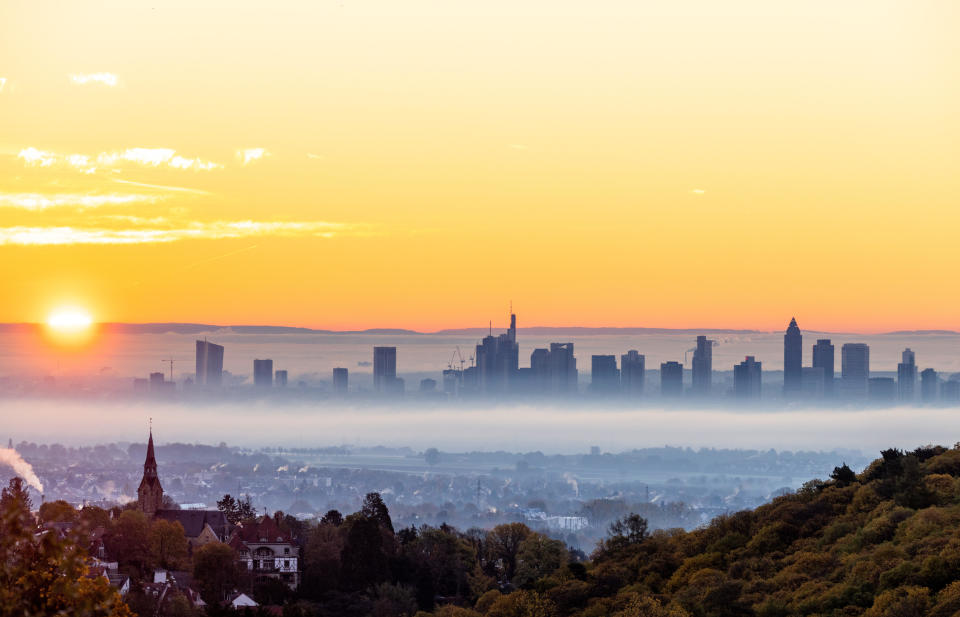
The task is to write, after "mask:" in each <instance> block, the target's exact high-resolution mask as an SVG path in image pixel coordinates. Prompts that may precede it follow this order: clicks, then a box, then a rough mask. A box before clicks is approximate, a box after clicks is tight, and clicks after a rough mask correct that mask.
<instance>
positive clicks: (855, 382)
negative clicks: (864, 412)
mask: <svg viewBox="0 0 960 617" xmlns="http://www.w3.org/2000/svg"><path fill="white" fill-rule="evenodd" d="M869 379H870V347H868V346H867V345H865V344H863V343H844V345H843V347H841V348H840V384H841V387H842V389H843V395H844V396H845V397H848V398H860V399H862V398H865V397H866V396H867V381H868V380H869Z"/></svg>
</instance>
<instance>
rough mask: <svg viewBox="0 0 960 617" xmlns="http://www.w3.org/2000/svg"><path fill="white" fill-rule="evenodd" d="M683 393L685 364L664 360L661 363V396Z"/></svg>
mask: <svg viewBox="0 0 960 617" xmlns="http://www.w3.org/2000/svg"><path fill="white" fill-rule="evenodd" d="M682 394H683V364H681V363H679V362H672V361H671V362H663V363H662V364H660V396H680V395H682Z"/></svg>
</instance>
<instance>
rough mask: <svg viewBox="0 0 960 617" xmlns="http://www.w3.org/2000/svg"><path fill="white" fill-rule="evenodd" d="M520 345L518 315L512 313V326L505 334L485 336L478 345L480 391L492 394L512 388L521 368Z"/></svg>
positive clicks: (477, 359)
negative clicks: (512, 383) (518, 341)
mask: <svg viewBox="0 0 960 617" xmlns="http://www.w3.org/2000/svg"><path fill="white" fill-rule="evenodd" d="M519 360H520V346H519V345H518V344H517V316H516V315H513V314H511V315H510V328H509V329H508V330H507V331H506V332H505V333H503V334H500V335H498V336H493V333H492V332H491V333H490V335H488V336H485V337H483V340H482V341H481V342H480V344H479V345H477V353H476V361H477V369H478V371H479V373H478V377H479V380H480V391H481V392H484V393H487V394H492V393H502V392H506V391H507V390H508V389H510V385H511V382H512V381H513V380H514V378H515V377H516V375H517V371H518V370H519Z"/></svg>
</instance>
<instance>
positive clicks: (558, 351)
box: [548, 343, 578, 394]
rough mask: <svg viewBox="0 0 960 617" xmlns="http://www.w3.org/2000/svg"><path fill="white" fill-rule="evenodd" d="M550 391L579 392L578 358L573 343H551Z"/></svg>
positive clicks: (559, 392) (560, 392) (549, 361)
mask: <svg viewBox="0 0 960 617" xmlns="http://www.w3.org/2000/svg"><path fill="white" fill-rule="evenodd" d="M548 363H549V365H550V391H551V392H553V393H554V394H567V393H574V394H575V393H576V392H577V376H578V373H577V359H576V357H574V355H573V343H550V357H549V359H548Z"/></svg>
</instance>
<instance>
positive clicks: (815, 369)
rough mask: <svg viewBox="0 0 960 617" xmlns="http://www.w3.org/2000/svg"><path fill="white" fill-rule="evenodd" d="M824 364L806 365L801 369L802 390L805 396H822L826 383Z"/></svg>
mask: <svg viewBox="0 0 960 617" xmlns="http://www.w3.org/2000/svg"><path fill="white" fill-rule="evenodd" d="M823 374H824V371H823V367H822V366H805V367H803V368H802V369H801V370H800V391H801V393H802V394H803V396H804V398H822V397H823V394H824V388H826V383H825V380H824V377H823Z"/></svg>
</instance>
